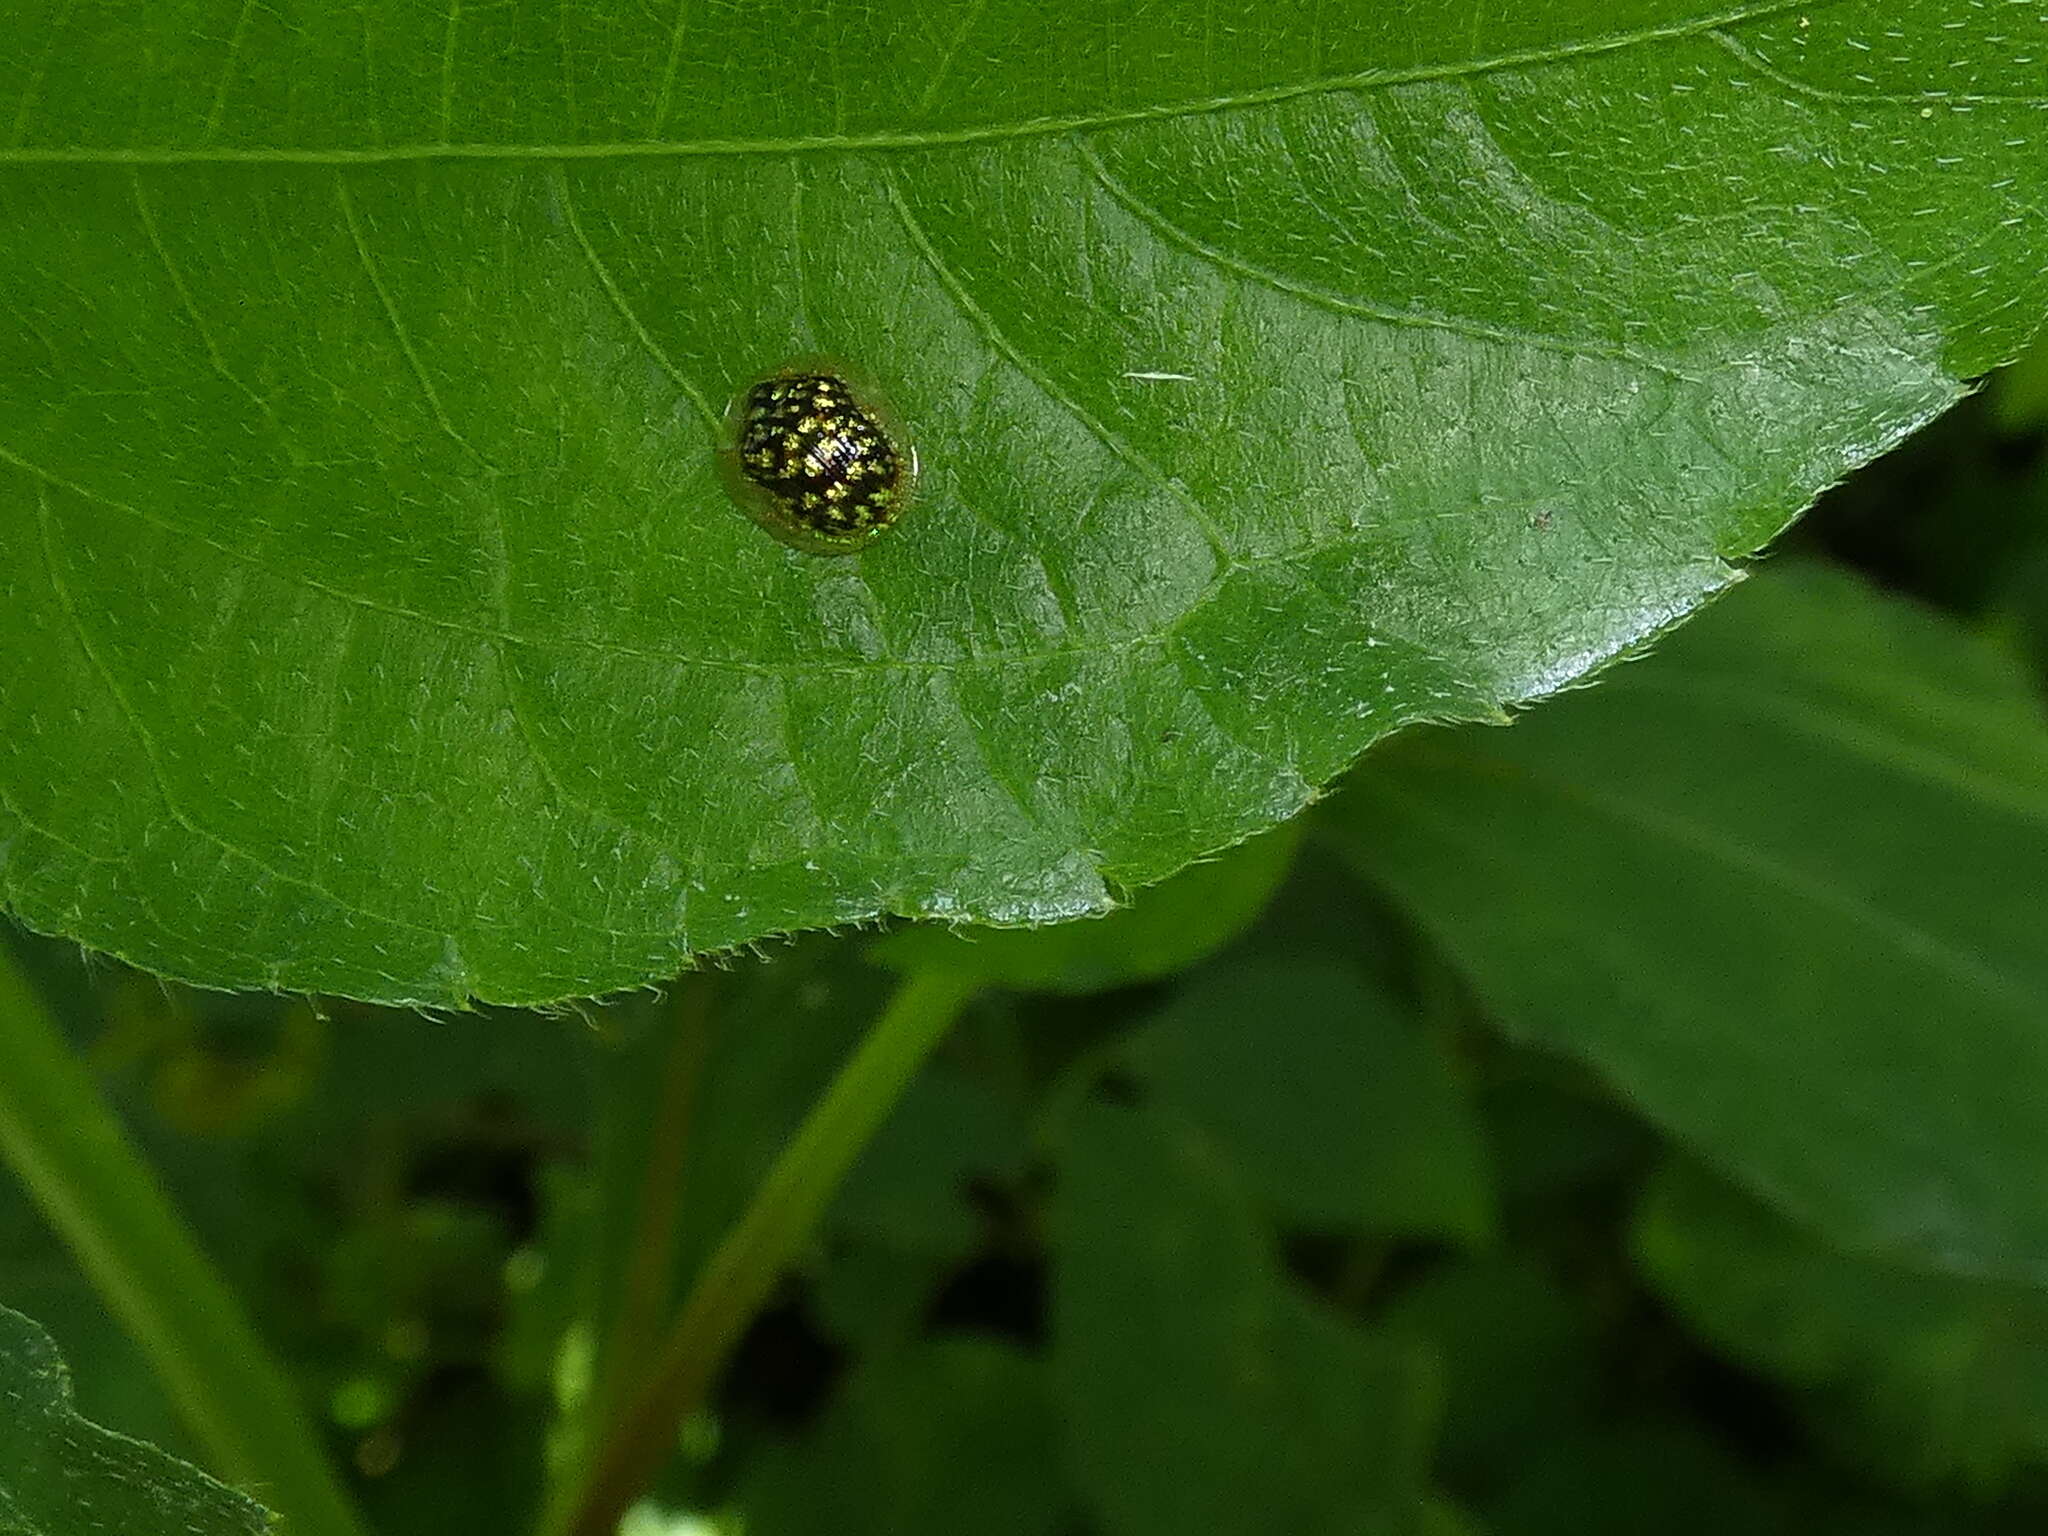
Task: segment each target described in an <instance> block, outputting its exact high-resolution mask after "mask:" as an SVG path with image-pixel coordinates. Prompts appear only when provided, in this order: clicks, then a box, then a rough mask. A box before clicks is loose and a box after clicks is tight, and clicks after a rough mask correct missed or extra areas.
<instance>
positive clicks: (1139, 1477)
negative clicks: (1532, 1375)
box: [1052, 1103, 1437, 1536]
mask: <svg viewBox="0 0 2048 1536" xmlns="http://www.w3.org/2000/svg"><path fill="white" fill-rule="evenodd" d="M1064 1129H1065V1145H1064V1148H1063V1156H1062V1158H1061V1163H1060V1196H1059V1204H1058V1209H1057V1213H1056V1226H1055V1229H1054V1238H1055V1242H1056V1248H1055V1270H1054V1281H1053V1306H1052V1323H1053V1368H1054V1374H1055V1379H1056V1381H1057V1384H1058V1389H1059V1392H1060V1400H1061V1402H1062V1404H1063V1413H1062V1419H1063V1421H1064V1422H1065V1424H1066V1425H1067V1429H1068V1443H1069V1453H1070V1459H1071V1462H1072V1465H1073V1468H1074V1474H1075V1477H1076V1479H1077V1480H1078V1482H1079V1484H1080V1486H1081V1488H1082V1490H1083V1492H1084V1493H1086V1494H1087V1495H1088V1497H1089V1499H1090V1501H1091V1502H1092V1504H1093V1507H1094V1509H1095V1511H1096V1513H1097V1515H1098V1517H1099V1519H1100V1523H1101V1525H1102V1527H1103V1529H1104V1530H1105V1532H1107V1533H1109V1536H1180V1533H1183V1532H1187V1531H1194V1530H1201V1531H1210V1532H1215V1533H1217V1536H1252V1533H1266V1532H1273V1531H1285V1532H1288V1533H1290V1536H1323V1533H1328V1536H1338V1533H1340V1532H1341V1533H1343V1536H1379V1533H1382V1532H1386V1533H1397V1532H1398V1533H1403V1536H1406V1533H1410V1532H1417V1531H1419V1530H1421V1529H1422V1528H1423V1527H1422V1525H1421V1520H1422V1510H1421V1499H1422V1480H1423V1476H1424V1473H1425V1469H1426V1466H1427V1459H1428V1442H1429V1436H1430V1432H1431V1428H1432V1424H1433V1420H1434V1417H1435V1408H1436V1396H1437V1393H1436V1387H1435V1381H1434V1377H1433V1374H1432V1372H1431V1370H1430V1368H1429V1362H1428V1360H1427V1358H1426V1355H1425V1353H1424V1352H1423V1351H1422V1350H1420V1349H1418V1348H1417V1347H1415V1346H1413V1345H1411V1344H1408V1343H1406V1342H1405V1341H1396V1340H1392V1339H1389V1338H1385V1337H1381V1336H1377V1335H1371V1334H1367V1333H1363V1332H1361V1331H1359V1330H1357V1329H1355V1328H1353V1327H1351V1326H1349V1325H1348V1324H1347V1323H1345V1322H1343V1321H1341V1320H1340V1319H1339V1318H1337V1317H1336V1316H1335V1315H1334V1314H1332V1313H1329V1312H1327V1311H1324V1310H1322V1309H1320V1308H1319V1307H1316V1306H1314V1305H1312V1304H1311V1303H1310V1302H1309V1300H1308V1299H1307V1298H1306V1297H1304V1296H1302V1295H1300V1294H1298V1293H1297V1292H1295V1291H1294V1290H1293V1289H1291V1288H1290V1287H1289V1286H1287V1285H1286V1284H1285V1282H1284V1281H1283V1279H1282V1277H1281V1275H1280V1272H1279V1270H1278V1266H1277V1264H1276V1263H1275V1261H1274V1259H1273V1256H1272V1253H1271V1251H1270V1244H1271V1240H1272V1239H1271V1234H1270V1232H1268V1231H1266V1230H1264V1229H1263V1228H1262V1227H1261V1226H1260V1224H1259V1223H1258V1221H1257V1219H1256V1218H1255V1216H1254V1215H1253V1213H1252V1209H1251V1206H1250V1203H1249V1201H1248V1200H1247V1199H1246V1197H1245V1195H1244V1193H1243V1191H1242V1190H1241V1189H1239V1188H1237V1187H1236V1186H1235V1185H1234V1183H1233V1181H1232V1176H1231V1174H1230V1171H1229V1169H1228V1168H1227V1167H1226V1166H1225V1165H1223V1164H1222V1162H1221V1161H1220V1160H1219V1159H1218V1158H1217V1156H1216V1154H1215V1153H1214V1152H1213V1151H1212V1150H1211V1149H1210V1148H1209V1147H1208V1146H1207V1144H1206V1143H1205V1142H1204V1141H1203V1140H1202V1138H1200V1137H1199V1136H1197V1135H1194V1134H1192V1133H1190V1132H1188V1131H1186V1130H1185V1129H1183V1128H1180V1127H1177V1126H1175V1125H1174V1124H1173V1123H1172V1122H1170V1121H1168V1120H1166V1119H1164V1118H1163V1117H1160V1116H1156V1115H1151V1114H1148V1113H1146V1112H1142V1111H1133V1110H1128V1109H1121V1108H1116V1107H1112V1106H1109V1105H1104V1104H1097V1103H1089V1104H1084V1105H1082V1106H1080V1108H1079V1109H1078V1110H1077V1112H1076V1113H1075V1114H1074V1115H1073V1116H1072V1118H1071V1119H1069V1120H1068V1121H1067V1122H1066V1124H1065V1128H1064Z"/></svg>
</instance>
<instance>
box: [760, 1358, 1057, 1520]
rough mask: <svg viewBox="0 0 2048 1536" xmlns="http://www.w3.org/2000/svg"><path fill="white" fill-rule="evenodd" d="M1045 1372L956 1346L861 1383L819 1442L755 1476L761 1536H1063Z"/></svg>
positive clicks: (875, 1368) (861, 1375)
mask: <svg viewBox="0 0 2048 1536" xmlns="http://www.w3.org/2000/svg"><path fill="white" fill-rule="evenodd" d="M1058 1441H1059V1437H1058V1433H1057V1429H1056V1425H1055V1422H1054V1419H1053V1414H1052V1404H1051V1401H1050V1398H1049V1395H1048V1392H1047V1389H1046V1383H1045V1372H1044V1368H1043V1367H1042V1366H1041V1365H1039V1364H1038V1363H1037V1362H1035V1361H1033V1360H1031V1359H1030V1358H1028V1357H1027V1356H1025V1355H1023V1354H1021V1353H1019V1352H1018V1351H1017V1350H1015V1349H1012V1348H1010V1347H1009V1346H1007V1345H1003V1344H998V1343H995V1342H994V1341H992V1340H982V1339H973V1338H960V1337H955V1338H947V1339H940V1340H934V1341H932V1342H928V1343H924V1344H920V1345H917V1346H914V1347H913V1348H911V1349H909V1350H908V1351H906V1352H904V1353H903V1354H901V1355H898V1356H895V1357H893V1358H888V1359H883V1360H879V1361H876V1362H873V1363H871V1364H869V1365H867V1366H865V1367H863V1368H862V1369H861V1370H859V1371H857V1372H855V1373H854V1375H853V1376H852V1377H851V1379H849V1380H848V1382H847V1383H846V1386H845V1388H844V1389H843V1390H842V1391H841V1393H840V1396H839V1398H838V1400H837V1401H836V1402H835V1403H834V1404H833V1406H832V1408H831V1411H830V1412H829V1413H828V1414H827V1415H826V1417H825V1419H824V1421H823V1423H821V1424H820V1425H819V1426H818V1427H817V1428H816V1429H815V1430H814V1431H813V1432H812V1433H811V1434H810V1435H809V1437H808V1438H807V1439H805V1440H804V1441H803V1442H802V1443H801V1444H799V1445H796V1446H792V1447H778V1448H777V1449H775V1450H773V1451H770V1452H768V1453H766V1454H764V1455H762V1456H760V1457H758V1458H757V1459H756V1460H755V1462H754V1464H753V1466H752V1467H751V1468H750V1469H749V1472H748V1475H747V1477H746V1479H745V1481H744V1483H743V1485H742V1487H741V1489H740V1492H739V1496H738V1499H737V1501H736V1502H737V1504H738V1507H739V1510H740V1512H741V1514H742V1516H743V1517H744V1519H745V1521H746V1529H747V1531H748V1533H749V1536H817V1533H819V1532H824V1531H830V1532H832V1533H834V1536H960V1533H962V1532H966V1531H972V1532H974V1533H975V1536H1060V1533H1062V1532H1065V1531H1067V1530H1068V1529H1070V1522H1071V1520H1072V1510H1071V1508H1070V1503H1071V1496H1070V1495H1069V1494H1068V1493H1067V1492H1066V1488H1065V1482H1064V1479H1063V1478H1062V1477H1061V1475H1060V1468H1059V1443H1058Z"/></svg>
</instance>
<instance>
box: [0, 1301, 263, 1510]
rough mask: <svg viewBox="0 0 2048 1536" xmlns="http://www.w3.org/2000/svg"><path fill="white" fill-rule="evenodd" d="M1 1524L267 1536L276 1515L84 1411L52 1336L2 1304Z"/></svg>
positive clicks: (0, 1385)
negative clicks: (82, 1415) (95, 1420)
mask: <svg viewBox="0 0 2048 1536" xmlns="http://www.w3.org/2000/svg"><path fill="white" fill-rule="evenodd" d="M0 1530H5V1531H6V1532H7V1536H114V1533H116V1532H119V1533H122V1536H127V1533H130V1532H133V1533H135V1536H143V1533H149V1536H155V1533H157V1532H166V1533H168V1532H173V1531H175V1532H177V1533H179V1536H268V1533H269V1531H270V1530H271V1521H270V1516H269V1515H268V1514H267V1513H266V1512H265V1511H264V1510H263V1509H262V1508H261V1507H260V1506H258V1505H257V1504H256V1503H254V1502H253V1501H251V1500H249V1499H247V1498H244V1497H243V1496H242V1495H241V1494H239V1493H236V1492H234V1491H233V1490H232V1489H228V1488H224V1487H222V1486H221V1485H220V1484H219V1483H216V1482H215V1481H214V1480H213V1479H212V1478H210V1477H207V1476H206V1475H205V1474H204V1473H202V1472H200V1471H199V1470H197V1469H196V1468H194V1467H190V1466H186V1465H185V1464H183V1463H182V1462H179V1461H176V1460H173V1459H172V1458H171V1457H169V1456H166V1455H165V1454H164V1453H163V1452H162V1451H159V1450H156V1449H154V1448H153V1447H151V1446H147V1445H142V1444H139V1443H138V1442H136V1441H133V1440H128V1439H124V1438H123V1437H122V1436H120V1435H117V1434H114V1433H112V1432H111V1431H108V1430H104V1429H101V1428H100V1427H99V1426H98V1425H96V1424H93V1423H90V1422H88V1421H87V1420H85V1419H82V1418H80V1417H79V1416H78V1414H77V1412H76V1411H75V1410H74V1409H73V1407H72V1401H71V1380H70V1373H69V1372H68V1371H67V1370H66V1369H65V1367H64V1362H63V1361H62V1360H60V1359H59V1358H58V1357H57V1351H56V1349H55V1348H54V1347H53V1346H52V1345H51V1343H50V1339H49V1335H47V1334H46V1333H44V1332H43V1331H42V1329H40V1328H39V1327H37V1326H36V1325H35V1324H34V1323H33V1322H31V1321H30V1320H29V1319H27V1318H25V1317H23V1316H22V1315H21V1314H20V1313H18V1312H12V1311H9V1310H8V1309H7V1308H5V1307H0Z"/></svg>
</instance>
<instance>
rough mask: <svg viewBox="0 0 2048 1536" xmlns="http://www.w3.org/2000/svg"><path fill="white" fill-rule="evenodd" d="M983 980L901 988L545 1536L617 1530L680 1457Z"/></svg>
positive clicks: (765, 1185) (708, 1269)
mask: <svg viewBox="0 0 2048 1536" xmlns="http://www.w3.org/2000/svg"><path fill="white" fill-rule="evenodd" d="M976 987H977V983H976V982H975V981H974V980H973V979H972V978H970V977H966V976H958V975H952V974H948V973H941V972H927V973H923V974H919V975H915V976H912V977H910V978H909V979H908V980H906V981H905V982H904V983H903V985H902V986H901V987H899V988H898V989H897V991H896V995H895V996H894V997H893V998H891V999H890V1000H889V1005H888V1006H887V1007H886V1008H884V1009H883V1010H882V1013H881V1016H880V1017H879V1018H878V1019H876V1020H875V1023H874V1025H873V1026H872V1027H871V1028H870V1029H869V1031H868V1034H867V1038H866V1039H865V1040H863V1041H862V1042H861V1044H860V1048H859V1049H858V1050H856V1051H855V1052H854V1053H853V1056H852V1058H851V1059H850V1060H849V1061H848V1062H847V1063H846V1065H845V1066H844V1067H842V1068H840V1070H839V1075H838V1076H837V1077H835V1078H834V1079H833V1080H832V1085H831V1086H830V1087H829V1088H827V1089H826V1090H825V1093H824V1096H823V1097H822V1098H820V1099H819V1100H818V1102H817V1103H816V1104H815V1105H813V1106H812V1107H811V1112H810V1114H809V1115H808V1116H806V1117H805V1119H804V1123H803V1124H802V1125H801V1126H799V1127H798V1128H797V1133H796V1135H795V1136H794V1137H793V1138H791V1140H790V1142H789V1145H788V1146H786V1147H784V1148H783V1151H782V1155H781V1156H780V1157H779V1158H777V1159H776V1162H775V1166H774V1167H773V1168H771V1169H770V1170H769V1172H768V1177H767V1178H766V1179H765V1180H763V1181H762V1184H761V1187H760V1188H759V1189H758V1190H756V1191H755V1193H754V1199H753V1202H752V1204H750V1205H749V1206H748V1207H747V1210H746V1213H745V1214H744V1215H743V1216H741V1217H740V1219H739V1220H738V1221H737V1222H736V1223H734V1225H733V1227H732V1229H731V1230H730V1231H729V1232H727V1233H726V1235H725V1238H724V1240H723V1241H722V1242H720V1244H719V1245H718V1249H717V1251H716V1252H715V1253H713V1254H712V1256H711V1258H710V1261H709V1262H708V1263H706V1265H705V1266H704V1270H703V1273H702V1274H700V1275H699V1276H698V1277H697V1282H696V1284H695V1285H694V1286H693V1287H692V1288H691V1291H690V1295H689V1298H688V1299H687V1300H686V1301H685V1302H684V1303H683V1308H682V1311H681V1313H680V1314H679V1315H678V1316H677V1318H676V1321H675V1323H674V1324H673V1325H672V1326H671V1327H670V1329H669V1331H668V1335H667V1337H666V1339H665V1340H664V1342H663V1344H662V1347H661V1351H660V1353H659V1355H658V1356H657V1357H656V1359H655V1363H654V1366H653V1368H652V1370H651V1371H650V1372H649V1374H648V1378H647V1385H646V1386H645V1387H644V1388H643V1389H642V1390H641V1392H640V1394H639V1395H638V1396H637V1397H636V1398H635V1399H634V1400H633V1404H632V1406H631V1408H630V1409H628V1410H627V1412H626V1414H625V1415H624V1416H623V1417H622V1418H621V1419H620V1420H619V1421H618V1423H617V1424H616V1425H615V1426H614V1428H613V1432H612V1434H611V1436H610V1437H609V1438H608V1440H607V1441H606V1443H605V1444H603V1445H601V1446H597V1447H595V1448H594V1454H593V1455H592V1457H591V1459H590V1460H588V1461H587V1462H586V1463H585V1467H584V1472H583V1476H582V1478H581V1480H580V1482H578V1483H576V1484H575V1485H573V1486H572V1487H570V1488H569V1489H568V1490H567V1491H566V1492H565V1493H564V1494H563V1496H562V1497H560V1498H559V1499H558V1500H557V1501H556V1502H555V1503H554V1505H552V1506H551V1507H550V1509H549V1510H548V1511H547V1513H546V1515H545V1516H544V1517H543V1519H542V1522H541V1531H542V1533H543V1536H613V1532H615V1531H616V1530H617V1528H618V1523H619V1519H620V1517H621V1516H623V1515H624V1514H625V1512H626V1511H627V1509H629V1508H630V1507H631V1506H632V1504H633V1502H634V1500H636V1499H637V1498H638V1497H639V1496H640V1494H641V1493H642V1492H643V1491H644V1490H645V1489H646V1488H647V1487H648V1486H649V1485H650V1484H651V1483H652V1482H653V1481H654V1479H655V1477H656V1476H657V1475H659V1473H660V1471H661V1469H662V1466H663V1465H664V1464H665V1463H666V1462H667V1460H668V1458H669V1457H670V1455H671V1454H673V1452H674V1450H675V1444H676V1432H677V1429H678V1428H679V1426H681V1425H682V1424H683V1423H684V1422H685V1421H686V1420H687V1419H689V1418H690V1417H691V1416H692V1415H693V1414H695V1413H697V1412H698V1411H699V1410H701V1409H702V1408H703V1407H704V1405H705V1402H706V1401H707V1399H708V1398H709V1395H710V1392H711V1389H712V1388H713V1387H714V1386H715V1385H716V1384H717V1381H718V1375H719V1372H720V1371H721V1370H722V1369H723V1368H724V1365H725V1362H726V1360H727V1358H728V1357H729V1356H730V1355H731V1353H732V1350H733V1348H734V1346H735V1345H736V1344H738V1342H739V1339H740V1335H741V1333H742V1332H743V1331H744V1330H745V1328H746V1326H747V1324H748V1323H749V1322H750V1321H751V1320H752V1319H753V1316H754V1314H755V1313H756V1312H757V1311H758V1310H759V1309H760V1306H761V1303H762V1302H763V1301H765V1300H766V1299H767V1297H768V1293H769V1291H770V1289H771V1288H772V1287H773V1286H774V1284H775V1281H776V1279H777V1277H779V1276H780V1275H781V1273H782V1271H783V1269H784V1267H785V1266H786V1265H787V1264H788V1263H789V1260H790V1259H791V1257H792V1256H793V1255H794V1254H795V1253H796V1250H797V1248H798V1246H799V1245H800V1244H801V1243H802V1242H803V1240H804V1238H805V1237H806V1236H807V1235H808V1234H809V1232H810V1230H811V1228H812V1226H813V1225H814V1224H815V1223H816V1221H817V1219H818V1216H819V1215H820V1213H822V1212H823V1210H824V1208H825V1205H826V1203H827V1202H828V1201H829V1200H830V1199H831V1198H832V1195H833V1193H834V1192H835V1191H836V1190H837V1189H838V1188H839V1184H840V1181H841V1180H842V1179H843V1178H844V1177H845V1176H846V1172H847V1170H848V1169H849V1168H851V1167H852V1166H853V1161H854V1159H855V1158H856V1157H858V1156H859V1155H860V1152H861V1149H862V1148H863V1147H865V1146H866V1145H867V1144H868V1142H869V1141H870V1140H871V1139H872V1138H873V1136H874V1134H875V1132H876V1131H877V1130H879V1129H880V1128H881V1125H882V1122H883V1120H884V1119H886V1118H887V1116H888V1113H889V1111H890V1110H891V1109H892V1108H894V1107H895V1104H896V1101H897V1100H898V1099H899V1098H901V1097H902V1094H903V1090H904V1089H905V1088H906V1087H908V1086H909V1083H910V1080H911V1078H912V1077H913V1076H914V1075H915V1074H916V1072H917V1069H918V1067H919V1066H921V1065H922V1064H923V1062H924V1060H925V1058H926V1057H927V1056H929V1055H930V1054H931V1051H932V1048H933V1047H934V1046H936V1045H937V1044H938V1043H939V1041H940V1039H942V1038H943V1037H944V1035H945V1033H946V1030H947V1028H948V1027H949V1026H950V1025H951V1024H952V1022H953V1020H954V1019H955V1018H956V1017H958V1015H959V1013H960V1010H961V1008H962V1007H963V1006H965V1004H966V1002H967V1000H968V999H969V998H970V997H972V996H973V995H974V992H975V990H976Z"/></svg>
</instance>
